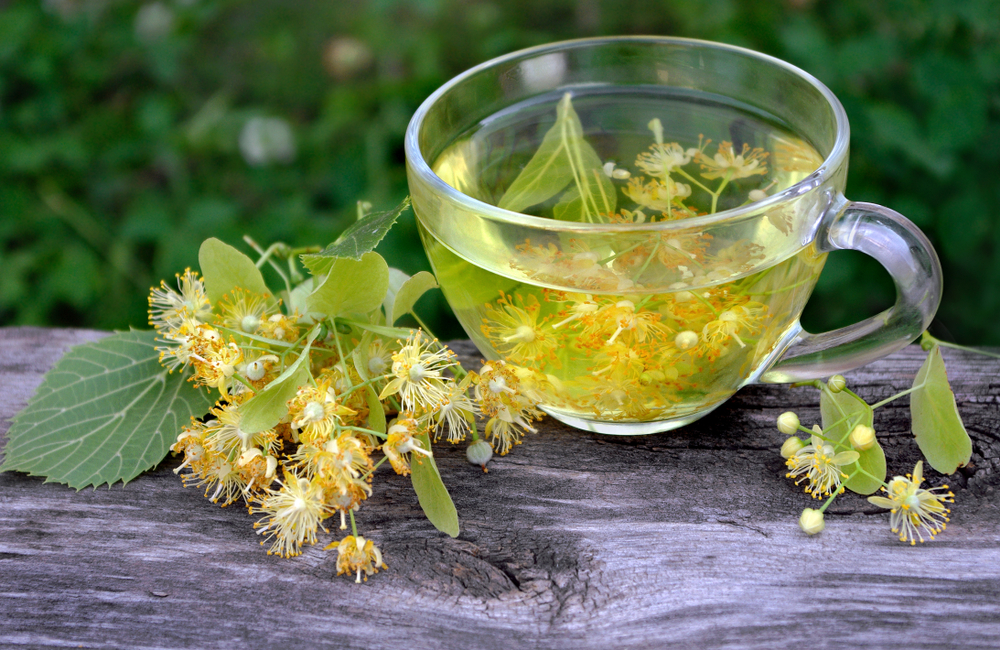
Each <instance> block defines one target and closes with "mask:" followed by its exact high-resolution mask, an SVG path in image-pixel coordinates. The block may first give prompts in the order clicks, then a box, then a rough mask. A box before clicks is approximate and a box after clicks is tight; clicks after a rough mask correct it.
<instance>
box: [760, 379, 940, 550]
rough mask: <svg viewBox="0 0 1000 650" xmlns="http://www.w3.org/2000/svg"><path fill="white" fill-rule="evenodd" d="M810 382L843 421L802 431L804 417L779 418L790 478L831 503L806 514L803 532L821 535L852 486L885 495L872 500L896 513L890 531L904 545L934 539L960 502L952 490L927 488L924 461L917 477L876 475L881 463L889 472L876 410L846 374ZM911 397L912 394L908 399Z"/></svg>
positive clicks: (788, 414)
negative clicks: (833, 507) (876, 424)
mask: <svg viewBox="0 0 1000 650" xmlns="http://www.w3.org/2000/svg"><path fill="white" fill-rule="evenodd" d="M805 383H806V384H808V385H813V386H815V387H816V388H819V389H820V391H822V396H823V400H824V402H825V404H826V406H827V410H828V411H829V412H832V413H836V415H837V416H838V417H837V419H836V420H835V421H834V422H832V423H831V424H830V425H829V426H827V427H826V428H822V427H820V426H819V425H813V427H812V429H811V430H810V429H806V428H805V427H804V426H802V424H801V422H800V421H799V417H798V415H796V414H795V413H793V412H791V411H788V412H785V413H782V414H781V415H780V416H778V421H777V425H778V431H780V432H781V433H783V434H785V435H787V436H789V437H788V438H787V439H786V440H785V442H784V443H783V444H782V445H781V452H780V453H781V456H782V457H783V458H785V464H786V465H787V466H788V469H789V471H788V473H787V474H786V475H785V476H786V477H788V478H792V479H795V483H796V485H799V484H802V483H805V491H806V493H808V494H810V495H812V496H813V497H814V498H817V499H819V498H825V499H826V500H825V502H824V503H823V505H822V506H821V507H820V508H818V509H814V508H805V509H804V510H803V511H802V515H801V517H800V518H799V526H800V527H801V528H802V530H803V531H804V532H805V533H806V534H808V535H815V534H817V533H819V532H821V531H822V530H823V529H824V528H825V526H826V524H825V521H824V514H823V513H824V512H826V510H827V508H829V506H830V504H831V503H833V500H834V499H835V498H836V497H837V495H839V494H843V492H844V491H845V489H846V488H847V487H850V488H851V489H852V490H854V491H856V492H860V493H861V494H871V493H872V492H874V491H876V490H879V491H881V492H882V493H884V494H885V496H869V497H868V501H869V502H870V503H871V504H873V505H876V506H878V507H880V508H886V509H888V510H889V511H890V512H891V516H890V526H891V528H892V532H894V533H897V534H898V535H899V540H900V541H902V542H909V543H910V544H916V542H917V540H919V541H921V542H923V541H924V539H925V537H926V538H927V539H934V537H935V535H936V534H937V533H939V532H941V531H943V530H944V529H945V526H946V523H947V521H948V514H949V513H950V510H949V508H948V506H947V504H950V503H954V496H955V495H954V494H953V493H952V492H950V491H948V486H947V485H942V486H940V487H932V488H930V489H925V488H922V487H921V484H922V483H923V480H924V478H923V461H917V464H916V466H915V467H914V468H913V472H912V474H907V475H906V476H896V477H894V478H892V479H891V480H889V481H888V482H885V481H884V480H883V478H884V476H885V473H884V471H882V472H881V473H880V475H876V474H873V473H872V472H877V471H878V470H876V469H875V467H876V466H877V465H879V464H880V463H881V465H882V467H883V470H884V463H885V460H884V455H883V453H882V450H881V448H879V447H878V439H877V436H876V434H875V429H874V428H873V427H872V426H870V425H869V424H865V422H864V420H870V419H871V413H872V410H873V409H872V407H869V406H868V405H867V404H866V403H865V402H864V401H863V400H861V398H860V397H858V396H857V395H855V394H854V393H853V392H851V391H850V390H849V389H848V388H847V385H846V381H845V380H844V377H843V376H841V375H834V376H833V377H831V378H830V379H829V381H827V382H826V383H825V384H824V383H823V382H819V381H815V382H805ZM908 392H912V391H905V392H904V393H902V394H906V393H908ZM902 394H900V395H902ZM838 395H841V396H843V397H838ZM900 395H896V396H894V397H892V398H889V399H888V400H885V401H883V402H880V403H879V404H878V405H876V407H877V406H881V405H882V404H885V403H888V402H889V401H892V400H893V399H895V398H896V397H899V396H900ZM801 433H806V434H808V435H809V438H808V440H803V439H802V438H801V437H800V434H801ZM862 454H868V455H867V458H866V462H865V463H862V462H860V461H861V460H862ZM866 466H867V469H866ZM851 481H857V483H851Z"/></svg>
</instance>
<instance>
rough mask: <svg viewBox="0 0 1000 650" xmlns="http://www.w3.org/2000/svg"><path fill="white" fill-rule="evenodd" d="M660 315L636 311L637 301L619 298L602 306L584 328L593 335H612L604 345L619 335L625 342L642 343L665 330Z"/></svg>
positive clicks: (586, 332) (588, 333)
mask: <svg viewBox="0 0 1000 650" xmlns="http://www.w3.org/2000/svg"><path fill="white" fill-rule="evenodd" d="M659 319H660V315H659V314H656V313H653V312H649V311H641V312H638V313H637V312H636V310H635V303H634V302H632V301H631V300H619V301H618V302H616V303H614V304H610V305H605V306H603V307H601V308H600V309H599V310H598V311H597V312H596V313H595V314H594V317H593V319H592V321H591V323H589V324H588V326H587V327H586V328H585V329H584V334H586V335H591V336H598V335H601V336H603V335H605V334H608V333H609V332H610V333H611V335H610V336H609V337H608V339H607V340H606V341H604V342H603V345H611V344H613V343H614V342H615V341H616V340H617V339H618V338H619V337H621V338H622V340H623V342H625V343H626V344H628V343H635V342H637V343H642V342H644V341H645V340H646V339H647V338H649V337H650V336H651V335H653V334H658V333H660V332H661V331H662V330H663V326H662V325H660V323H659Z"/></svg>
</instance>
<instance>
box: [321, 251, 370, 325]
mask: <svg viewBox="0 0 1000 650" xmlns="http://www.w3.org/2000/svg"><path fill="white" fill-rule="evenodd" d="M306 266H309V261H307V262H306ZM320 267H321V268H322V269H323V270H322V271H321V273H325V274H326V275H325V277H324V278H323V279H322V280H319V279H318V278H317V284H318V286H317V287H316V289H315V290H313V292H312V293H311V294H309V297H308V298H307V299H306V305H307V309H308V310H309V311H310V312H320V313H323V314H326V315H327V316H329V317H331V318H336V317H338V316H345V315H347V314H367V313H368V312H370V311H372V310H373V309H378V307H379V306H380V305H381V304H382V299H383V298H385V292H386V291H387V290H388V288H389V266H388V265H387V264H386V263H385V260H384V259H382V256H381V255H379V254H378V253H365V254H364V255H362V256H361V259H360V260H353V259H348V258H344V257H341V258H333V261H332V264H329V265H327V264H325V263H324V262H322V261H321V262H320ZM309 270H311V271H312V272H313V274H314V275H317V276H318V275H319V274H320V273H317V270H316V269H314V268H313V267H311V266H310V267H309Z"/></svg>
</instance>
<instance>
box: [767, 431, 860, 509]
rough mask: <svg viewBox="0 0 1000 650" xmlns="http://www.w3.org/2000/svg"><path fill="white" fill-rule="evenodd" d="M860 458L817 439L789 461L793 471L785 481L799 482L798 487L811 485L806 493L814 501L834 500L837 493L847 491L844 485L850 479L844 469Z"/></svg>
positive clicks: (788, 464) (790, 471)
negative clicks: (804, 483) (824, 498)
mask: <svg viewBox="0 0 1000 650" xmlns="http://www.w3.org/2000/svg"><path fill="white" fill-rule="evenodd" d="M859 457H860V455H859V454H858V452H856V451H853V450H851V451H842V452H840V453H837V452H836V451H835V450H834V448H833V445H831V444H829V443H828V442H826V441H824V440H823V439H822V438H820V437H819V436H815V435H814V436H812V438H811V439H810V444H808V445H806V446H805V447H803V448H802V449H799V450H798V451H797V452H795V454H794V455H793V456H791V457H789V458H788V460H786V461H785V464H786V465H787V466H788V469H789V472H788V473H787V474H785V477H786V478H795V479H797V480H796V481H795V484H796V485H799V484H800V483H802V482H803V481H808V483H807V484H806V488H805V490H806V493H807V494H811V495H812V496H813V497H814V498H817V499H818V498H820V496H821V495H822V496H830V495H831V494H833V492H834V491H836V490H842V489H843V488H841V487H840V482H841V480H842V479H845V478H847V474H845V473H844V472H843V471H842V470H841V469H840V468H841V467H843V466H845V465H850V464H851V463H853V462H855V461H857V460H858V458H859Z"/></svg>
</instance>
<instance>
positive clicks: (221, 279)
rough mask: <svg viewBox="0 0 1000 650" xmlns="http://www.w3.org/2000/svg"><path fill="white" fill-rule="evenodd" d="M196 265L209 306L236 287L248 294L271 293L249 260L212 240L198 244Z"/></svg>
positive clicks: (230, 247)
mask: <svg viewBox="0 0 1000 650" xmlns="http://www.w3.org/2000/svg"><path fill="white" fill-rule="evenodd" d="M198 264H199V265H200V266H201V275H202V277H203V278H204V279H205V293H206V294H208V299H209V300H211V301H212V304H215V303H216V302H218V301H219V300H221V299H222V297H223V296H225V295H226V294H227V293H229V292H230V291H232V290H233V289H235V288H237V287H239V288H241V289H244V290H246V291H250V292H252V293H260V294H266V295H270V294H271V291H270V290H269V289H268V288H267V285H266V284H264V276H262V275H261V274H260V269H258V268H257V266H256V265H255V264H254V263H253V260H251V259H250V258H249V257H247V256H246V255H244V254H243V253H241V252H240V251H238V250H236V249H235V248H233V247H232V246H230V245H229V244H227V243H225V242H222V241H220V240H218V239H216V238H215V237H210V238H208V239H206V240H205V241H204V242H202V244H201V248H200V249H199V250H198Z"/></svg>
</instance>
